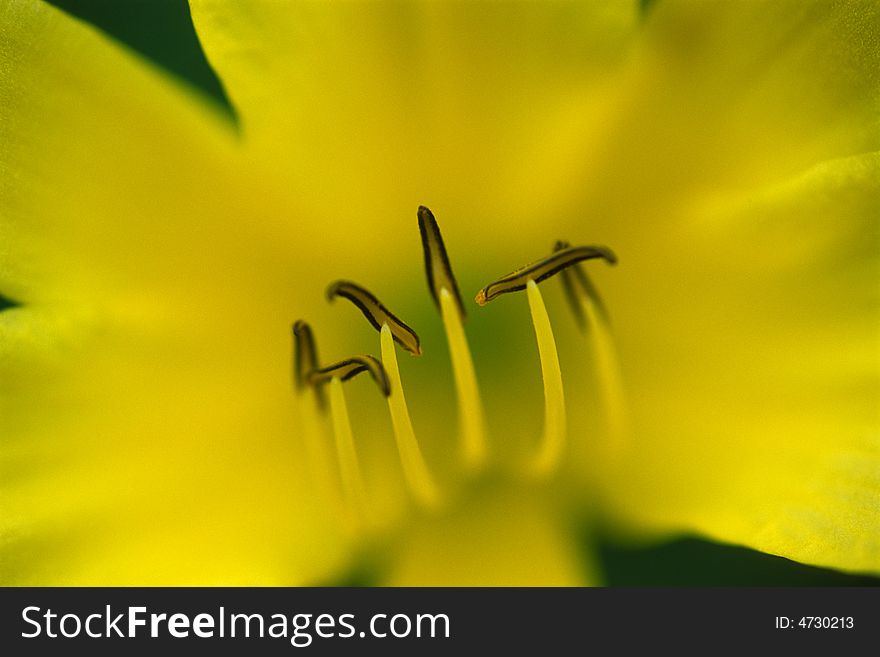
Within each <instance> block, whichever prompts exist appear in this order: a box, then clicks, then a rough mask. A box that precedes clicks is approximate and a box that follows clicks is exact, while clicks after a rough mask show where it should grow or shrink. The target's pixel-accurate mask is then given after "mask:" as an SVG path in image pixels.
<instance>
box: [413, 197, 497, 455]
mask: <svg viewBox="0 0 880 657" xmlns="http://www.w3.org/2000/svg"><path fill="white" fill-rule="evenodd" d="M418 217H419V232H420V233H421V236H422V248H423V249H424V253H425V271H426V273H427V276H428V287H429V289H430V290H431V296H432V297H433V298H434V301H435V302H436V303H437V305H438V306H439V308H440V314H441V316H442V317H443V327H444V328H445V330H446V340H447V342H448V343H449V354H450V358H451V359H452V371H453V376H454V378H455V390H456V396H457V398H458V416H459V425H460V432H461V449H462V457H463V460H464V463H465V465H466V466H468V467H469V468H472V469H477V468H479V467H481V466H482V465H483V463H484V462H485V460H486V453H487V449H486V421H485V417H484V415H483V403H482V401H481V400H480V390H479V386H478V385H477V375H476V372H475V371H474V362H473V358H472V357H471V352H470V348H469V347H468V343H467V337H466V336H465V332H464V325H463V321H464V317H465V311H464V304H463V303H462V300H461V294H459V291H458V284H457V283H456V281H455V276H454V275H453V273H452V267H451V266H450V265H449V257H448V256H447V254H446V246H445V245H444V243H443V237H442V235H441V234H440V227H439V226H438V225H437V220H436V219H435V218H434V215H433V214H432V213H431V211H430V210H429V209H428V208H426V207H424V206H421V207H419V212H418Z"/></svg>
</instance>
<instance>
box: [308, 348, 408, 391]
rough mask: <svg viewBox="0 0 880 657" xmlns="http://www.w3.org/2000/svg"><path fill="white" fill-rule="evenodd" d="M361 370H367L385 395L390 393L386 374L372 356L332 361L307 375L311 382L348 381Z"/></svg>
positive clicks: (380, 364)
mask: <svg viewBox="0 0 880 657" xmlns="http://www.w3.org/2000/svg"><path fill="white" fill-rule="evenodd" d="M361 372H369V373H370V376H371V377H373V381H375V382H376V385H377V386H379V390H381V391H382V394H383V395H385V396H386V397H387V396H388V395H390V394H391V389H390V388H389V386H388V376H387V374H386V373H385V368H384V367H382V363H380V362H379V361H378V360H376V359H375V358H373V357H372V356H352V357H351V358H346V359H345V360H341V361H339V362H338V363H333V364H332V365H328V366H327V367H322V368H321V369H319V370H313V371H312V373H311V375H310V376H309V380H310V381H311V382H312V383H313V384H318V383H324V382H325V381H329V380H331V379H340V380H342V381H348V380H349V379H350V378H352V377H354V376H357V375H358V374H360V373H361Z"/></svg>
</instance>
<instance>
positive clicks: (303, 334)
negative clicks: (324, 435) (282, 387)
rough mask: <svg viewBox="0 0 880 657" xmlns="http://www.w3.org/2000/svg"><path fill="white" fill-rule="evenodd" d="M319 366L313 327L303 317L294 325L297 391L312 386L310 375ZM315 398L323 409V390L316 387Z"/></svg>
mask: <svg viewBox="0 0 880 657" xmlns="http://www.w3.org/2000/svg"><path fill="white" fill-rule="evenodd" d="M317 368H318V348H317V346H316V345H315V336H314V335H313V333H312V327H311V326H309V325H308V323H307V322H305V321H303V320H301V319H300V320H297V321H296V322H295V323H294V325H293V381H294V383H295V385H296V390H297V392H299V393H300V394H303V393H304V392H305V391H306V389H307V388H310V387H311V385H312V384H311V381H310V376H311V373H312V372H313V371H314V370H316V369H317ZM315 399H316V401H317V403H318V406H319V408H321V409H323V408H324V407H325V405H326V399H325V397H324V392H323V390H319V389H315Z"/></svg>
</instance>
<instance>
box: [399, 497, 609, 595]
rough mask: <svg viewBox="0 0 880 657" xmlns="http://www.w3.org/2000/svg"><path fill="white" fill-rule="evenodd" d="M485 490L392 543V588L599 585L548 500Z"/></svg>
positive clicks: (422, 521)
mask: <svg viewBox="0 0 880 657" xmlns="http://www.w3.org/2000/svg"><path fill="white" fill-rule="evenodd" d="M533 493H534V491H531V490H511V489H509V488H505V487H502V488H501V489H497V488H495V487H493V486H491V485H490V486H488V487H487V488H485V489H484V490H482V491H479V492H477V493H475V494H474V495H473V496H472V497H470V498H469V500H468V503H467V504H466V505H463V506H457V507H455V509H454V510H452V511H451V512H449V513H446V514H444V515H440V516H428V517H425V518H421V519H420V520H419V521H417V522H415V523H412V524H411V525H410V526H408V527H407V528H406V530H405V532H404V533H403V534H402V535H401V536H400V538H399V539H398V540H397V541H396V542H395V548H394V552H393V554H392V559H393V561H392V564H391V567H390V572H389V573H388V575H387V580H386V581H385V583H387V584H389V585H392V586H588V585H593V584H596V583H598V581H599V578H598V576H597V574H596V571H595V567H594V564H593V563H592V562H591V561H590V560H589V559H590V555H589V554H587V553H586V552H585V551H584V549H583V548H582V547H581V546H580V545H579V539H580V538H581V537H580V536H579V534H578V531H577V529H576V527H575V526H574V525H573V524H570V523H567V522H566V521H564V520H563V518H562V516H561V515H560V513H559V511H560V509H559V507H558V506H557V505H556V504H554V501H553V500H552V499H551V498H545V497H543V496H541V495H534V494H533Z"/></svg>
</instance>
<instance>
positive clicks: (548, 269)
mask: <svg viewBox="0 0 880 657" xmlns="http://www.w3.org/2000/svg"><path fill="white" fill-rule="evenodd" d="M593 258H602V259H603V260H605V261H606V262H607V263H608V264H610V265H613V264H615V263H616V262H617V257H616V256H615V255H614V253H613V252H612V251H611V250H610V249H608V248H606V247H604V246H570V247H567V248H564V249H560V250H559V251H556V252H554V253H553V254H552V255H550V256H548V257H546V258H542V259H541V260H537V261H535V262H532V263H530V264H528V265H526V266H525V267H520V268H519V269H517V270H515V271H512V272H511V273H509V274H507V275H506V276H502V277H501V278H499V279H498V280H496V281H494V282H492V283H489V284H488V285H487V286H486V287H484V288H483V289H482V290H480V291H479V292H478V293H477V297H476V301H477V303H478V304H479V305H481V306H485V305H486V304H487V303H489V302H490V301H492V299H494V298H495V297H497V296H499V295H501V294H506V293H508V292H516V291H518V290H524V289H526V286H527V285H528V282H529V281H534V282H535V283H540V282H541V281H543V280H545V279H547V278H549V277H550V276H553V274H556V273H559V272H560V271H562V270H564V269H566V268H567V267H571V266H572V265H575V264H577V263H579V262H582V261H584V260H590V259H593Z"/></svg>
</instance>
